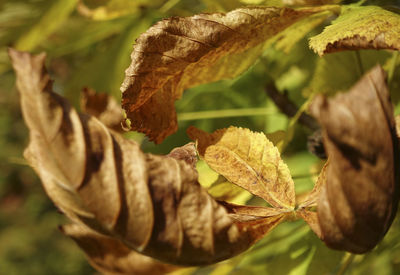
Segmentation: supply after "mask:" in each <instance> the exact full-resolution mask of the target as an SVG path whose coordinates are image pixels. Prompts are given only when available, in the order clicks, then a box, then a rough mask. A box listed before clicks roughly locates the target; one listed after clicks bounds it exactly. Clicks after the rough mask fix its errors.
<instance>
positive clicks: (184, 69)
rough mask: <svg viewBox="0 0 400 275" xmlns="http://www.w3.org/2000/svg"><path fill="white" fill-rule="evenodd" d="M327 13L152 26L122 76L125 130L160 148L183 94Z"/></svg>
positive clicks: (257, 13)
mask: <svg viewBox="0 0 400 275" xmlns="http://www.w3.org/2000/svg"><path fill="white" fill-rule="evenodd" d="M335 8H336V7H335ZM329 9H332V7H315V8H308V9H300V10H294V9H290V8H274V7H249V8H241V9H237V10H234V11H231V12H229V13H227V14H221V13H214V14H199V15H195V16H192V17H186V18H179V17H174V18H170V19H165V20H162V21H160V22H158V23H157V24H156V25H154V26H153V27H151V28H150V29H148V30H147V31H146V32H145V33H143V34H142V35H141V36H140V37H139V38H138V39H137V40H136V45H135V46H134V48H133V52H132V55H131V58H132V63H131V65H130V67H129V68H128V69H127V70H126V72H125V80H124V83H123V84H122V86H121V91H122V107H123V108H124V110H125V111H126V115H127V121H126V124H127V126H128V127H129V126H131V127H132V129H133V130H136V131H139V132H143V133H145V134H146V135H147V136H148V137H149V138H150V140H153V141H155V142H156V143H160V142H162V141H163V140H164V138H165V137H167V136H168V135H170V134H172V133H173V132H175V131H176V129H177V121H176V112H175V108H174V102H175V100H177V99H179V98H180V97H181V95H182V93H183V90H184V89H186V88H189V87H193V86H195V85H199V84H202V83H207V82H213V81H217V80H220V79H225V78H232V77H235V76H237V75H239V74H240V73H242V72H243V71H245V70H246V69H247V68H248V67H249V66H250V65H252V64H253V63H254V61H255V60H256V59H257V58H258V57H259V55H260V54H261V53H262V50H263V44H264V42H265V41H266V40H268V39H269V38H271V37H273V36H274V35H275V34H277V33H278V32H280V31H282V30H284V29H285V28H287V27H288V26H290V25H291V24H293V23H295V22H296V21H298V20H300V19H302V18H305V17H306V16H309V15H311V14H314V13H316V12H320V11H324V10H329Z"/></svg>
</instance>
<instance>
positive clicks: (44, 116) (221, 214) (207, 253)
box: [9, 50, 280, 265]
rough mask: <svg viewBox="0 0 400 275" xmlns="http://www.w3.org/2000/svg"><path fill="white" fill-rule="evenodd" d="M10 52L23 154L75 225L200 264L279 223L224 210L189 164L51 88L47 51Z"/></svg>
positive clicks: (238, 248)
mask: <svg viewBox="0 0 400 275" xmlns="http://www.w3.org/2000/svg"><path fill="white" fill-rule="evenodd" d="M9 54H10V57H11V59H12V64H13V67H14V69H15V72H16V74H17V88H18V90H19V91H20V95H21V107H22V111H23V115H24V119H25V122H26V124H27V126H28V128H29V131H30V144H29V147H28V148H27V150H26V157H27V159H28V161H29V163H30V164H31V165H32V166H33V167H34V168H35V170H36V172H37V173H38V174H39V176H40V178H41V180H42V182H43V186H44V188H45V190H46V192H47V194H48V195H49V197H50V198H51V199H52V200H53V201H54V203H55V204H56V205H57V206H58V207H59V208H60V209H61V210H62V211H63V212H64V213H65V214H66V215H67V216H68V217H70V218H71V219H72V220H73V221H74V222H75V223H77V224H85V225H87V226H88V227H90V228H91V229H93V230H95V231H97V232H99V233H102V234H104V235H107V236H110V237H115V238H118V239H119V240H121V241H122V242H123V243H124V244H125V245H127V246H128V247H129V248H131V249H134V250H136V251H139V252H141V253H142V254H145V255H147V256H151V257H154V258H156V259H159V260H162V261H166V262H170V263H174V264H181V265H202V264H209V263H213V262H217V261H221V260H224V259H227V258H230V257H232V256H234V255H236V254H238V253H240V252H242V251H244V250H246V249H247V248H248V247H250V246H251V245H252V244H253V243H254V242H256V241H257V240H258V239H260V238H261V237H262V236H263V235H264V234H265V233H266V232H268V231H269V230H271V229H272V228H273V227H274V226H276V225H277V224H278V223H279V222H280V219H278V218H277V217H267V218H259V217H255V218H252V219H248V216H247V215H246V216H240V215H237V214H230V213H228V212H227V210H226V208H225V207H224V206H223V205H220V204H219V203H217V202H216V201H215V200H214V199H213V198H212V197H211V196H210V195H209V194H208V193H207V191H206V190H205V189H203V188H202V187H201V186H200V185H199V183H198V180H197V171H196V170H195V169H194V168H193V166H192V165H190V164H187V163H186V162H185V161H184V160H177V159H176V158H174V157H170V156H155V155H151V154H144V153H143V152H141V150H140V148H139V145H138V144H137V143H136V142H134V141H132V140H127V139H124V138H123V137H122V136H121V135H120V134H118V133H116V132H114V131H110V130H109V129H108V128H106V127H105V126H104V125H103V124H102V123H101V122H100V121H99V120H97V119H96V118H95V117H93V116H90V115H84V114H78V113H77V112H76V111H75V110H74V109H73V108H71V107H70V105H69V104H68V102H67V101H66V100H65V99H63V98H62V97H60V96H58V95H57V94H55V93H54V92H53V91H52V83H51V81H50V79H49V76H48V75H47V74H46V72H45V68H44V62H45V55H43V54H41V55H38V56H31V55H30V54H28V53H22V52H18V51H15V50H10V51H9ZM179 150H182V149H179ZM184 150H185V149H184ZM189 152H190V150H189ZM190 154H191V153H189V155H190Z"/></svg>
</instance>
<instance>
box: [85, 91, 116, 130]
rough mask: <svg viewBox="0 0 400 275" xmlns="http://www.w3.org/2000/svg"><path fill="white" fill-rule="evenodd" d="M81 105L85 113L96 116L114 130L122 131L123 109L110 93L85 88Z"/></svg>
mask: <svg viewBox="0 0 400 275" xmlns="http://www.w3.org/2000/svg"><path fill="white" fill-rule="evenodd" d="M80 105H81V111H82V112H83V113H87V114H90V115H92V116H94V117H96V118H97V119H98V120H100V121H101V122H102V123H103V124H104V125H105V126H107V127H108V128H110V129H113V130H114V131H117V132H121V131H122V127H121V122H122V120H123V118H124V116H123V111H122V108H121V106H120V105H119V103H117V101H116V100H115V99H114V98H112V97H111V96H110V95H108V94H104V93H103V94H101V93H96V92H95V91H94V90H92V89H89V88H84V89H83V91H82V96H81V104H80Z"/></svg>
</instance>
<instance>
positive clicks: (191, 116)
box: [178, 108, 276, 121]
mask: <svg viewBox="0 0 400 275" xmlns="http://www.w3.org/2000/svg"><path fill="white" fill-rule="evenodd" d="M273 114H276V111H275V110H274V109H271V108H269V109H268V108H243V109H224V110H210V111H199V112H188V113H180V114H178V120H179V121H185V120H200V119H212V118H224V117H240V116H263V115H273Z"/></svg>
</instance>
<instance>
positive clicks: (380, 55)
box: [303, 50, 390, 97]
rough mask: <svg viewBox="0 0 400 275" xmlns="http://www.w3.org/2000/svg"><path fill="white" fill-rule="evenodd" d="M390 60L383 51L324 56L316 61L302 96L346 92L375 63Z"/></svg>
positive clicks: (388, 54)
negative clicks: (312, 73)
mask: <svg viewBox="0 0 400 275" xmlns="http://www.w3.org/2000/svg"><path fill="white" fill-rule="evenodd" d="M388 58H390V53H388V52H385V51H374V50H365V51H359V52H340V53H333V54H329V55H326V56H324V57H322V58H320V59H318V61H317V67H316V69H315V72H314V76H313V78H312V79H311V81H310V84H309V85H308V87H307V88H305V89H304V90H303V95H304V96H305V97H309V96H311V95H312V94H315V93H322V94H327V95H333V94H335V93H336V92H338V91H346V90H348V89H349V88H350V87H351V86H352V85H353V84H354V83H356V82H357V80H358V79H360V77H361V76H362V75H363V73H364V72H365V71H367V70H369V69H371V68H372V67H373V66H374V65H376V64H377V63H379V64H382V65H383V64H384V63H385V61H386V60H387V59H388Z"/></svg>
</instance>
